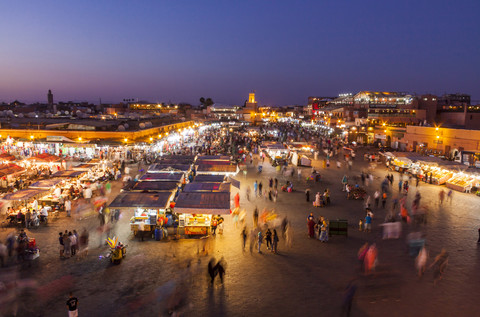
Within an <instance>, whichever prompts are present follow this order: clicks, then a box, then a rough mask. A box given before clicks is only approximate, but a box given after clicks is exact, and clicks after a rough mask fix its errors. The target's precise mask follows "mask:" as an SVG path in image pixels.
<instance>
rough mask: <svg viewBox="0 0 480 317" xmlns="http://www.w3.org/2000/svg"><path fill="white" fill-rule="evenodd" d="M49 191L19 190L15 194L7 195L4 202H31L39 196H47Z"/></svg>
mask: <svg viewBox="0 0 480 317" xmlns="http://www.w3.org/2000/svg"><path fill="white" fill-rule="evenodd" d="M47 193H48V189H33V188H27V189H22V190H19V191H17V192H15V193H10V194H6V195H5V196H4V197H3V198H2V199H4V200H29V199H31V198H33V197H35V196H37V195H39V196H40V195H46V194H47Z"/></svg>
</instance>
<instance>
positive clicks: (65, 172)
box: [52, 170, 85, 178]
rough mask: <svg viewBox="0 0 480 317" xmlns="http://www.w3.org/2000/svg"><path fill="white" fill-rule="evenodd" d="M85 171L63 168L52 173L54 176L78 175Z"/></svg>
mask: <svg viewBox="0 0 480 317" xmlns="http://www.w3.org/2000/svg"><path fill="white" fill-rule="evenodd" d="M83 173H85V171H74V170H63V171H58V172H56V173H54V174H53V175H52V177H71V178H73V177H77V176H80V175H82V174H83Z"/></svg>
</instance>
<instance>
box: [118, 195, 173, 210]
mask: <svg viewBox="0 0 480 317" xmlns="http://www.w3.org/2000/svg"><path fill="white" fill-rule="evenodd" d="M172 196H173V193H172V192H157V193H138V192H123V193H120V194H119V195H118V196H117V197H116V198H115V199H114V200H113V201H112V202H111V203H110V205H109V207H110V208H154V209H165V208H167V207H168V204H169V202H170V199H171V198H172Z"/></svg>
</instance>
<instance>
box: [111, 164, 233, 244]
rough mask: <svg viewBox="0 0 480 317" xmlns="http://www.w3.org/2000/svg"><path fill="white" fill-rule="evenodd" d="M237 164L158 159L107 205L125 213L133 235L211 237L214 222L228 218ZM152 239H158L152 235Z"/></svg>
mask: <svg viewBox="0 0 480 317" xmlns="http://www.w3.org/2000/svg"><path fill="white" fill-rule="evenodd" d="M237 172H238V167H237V165H236V164H232V163H231V162H230V158H229V157H226V156H198V157H196V156H189V155H176V156H162V157H160V158H159V159H157V160H156V162H155V163H154V164H152V165H150V167H149V168H148V170H147V172H146V173H145V174H144V175H142V176H141V177H140V179H139V180H138V181H137V182H134V183H133V184H129V185H128V186H127V187H126V188H125V190H124V191H123V192H121V193H120V194H119V195H118V196H117V197H116V198H115V199H114V200H113V201H112V202H111V203H110V205H109V208H110V210H113V211H121V212H126V213H127V214H128V215H129V216H130V217H131V218H130V226H131V230H132V232H133V233H134V235H137V234H138V233H139V232H145V231H146V232H149V233H151V234H152V235H153V234H154V232H155V231H156V230H157V231H158V230H160V229H165V228H167V227H173V228H174V230H175V232H176V233H178V234H180V235H185V236H198V235H206V234H208V233H209V230H210V226H211V221H212V217H215V216H218V215H228V214H230V200H231V188H232V184H233V185H234V186H237V187H239V182H238V181H236V180H235V179H233V178H232V176H234V175H235V174H236V173H237ZM155 236H157V235H156V234H155Z"/></svg>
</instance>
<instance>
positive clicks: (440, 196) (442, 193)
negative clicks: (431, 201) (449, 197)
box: [438, 189, 445, 206]
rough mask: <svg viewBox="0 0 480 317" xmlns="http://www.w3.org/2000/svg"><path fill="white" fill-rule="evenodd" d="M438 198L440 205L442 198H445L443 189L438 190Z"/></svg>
mask: <svg viewBox="0 0 480 317" xmlns="http://www.w3.org/2000/svg"><path fill="white" fill-rule="evenodd" d="M438 198H439V202H440V206H441V205H443V200H444V199H445V191H444V190H443V189H442V190H440V192H439V193H438Z"/></svg>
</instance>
